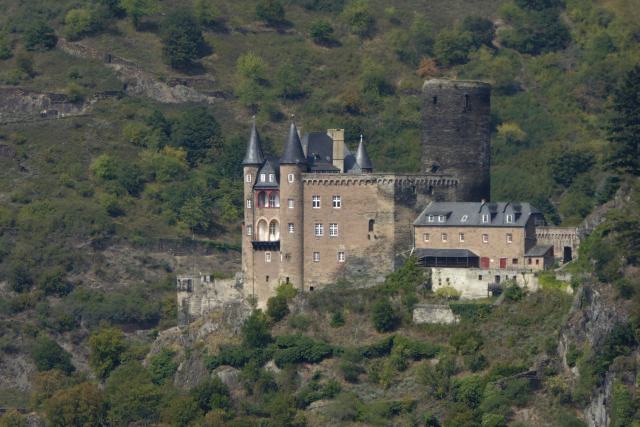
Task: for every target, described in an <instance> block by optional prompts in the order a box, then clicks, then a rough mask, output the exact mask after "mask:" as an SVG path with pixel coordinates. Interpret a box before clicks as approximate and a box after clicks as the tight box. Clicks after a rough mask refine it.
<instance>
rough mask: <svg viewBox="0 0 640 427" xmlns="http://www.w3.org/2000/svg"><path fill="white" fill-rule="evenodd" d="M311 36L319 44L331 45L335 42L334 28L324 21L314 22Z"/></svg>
mask: <svg viewBox="0 0 640 427" xmlns="http://www.w3.org/2000/svg"><path fill="white" fill-rule="evenodd" d="M309 36H311V38H312V39H313V41H314V42H315V43H317V44H329V43H331V42H332V41H333V27H332V26H331V24H330V23H329V22H328V21H325V20H324V19H319V20H317V21H313V23H312V24H311V29H310V30H309Z"/></svg>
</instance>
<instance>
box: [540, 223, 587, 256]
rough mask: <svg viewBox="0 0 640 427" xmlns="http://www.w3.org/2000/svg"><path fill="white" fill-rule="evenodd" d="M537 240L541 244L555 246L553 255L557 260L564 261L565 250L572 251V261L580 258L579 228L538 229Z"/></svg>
mask: <svg viewBox="0 0 640 427" xmlns="http://www.w3.org/2000/svg"><path fill="white" fill-rule="evenodd" d="M536 238H537V239H538V243H539V244H542V245H553V254H554V256H555V257H556V259H559V260H563V258H564V251H565V248H569V249H571V258H572V259H575V258H577V257H578V248H579V247H580V232H579V230H578V228H577V227H555V226H545V227H537V228H536Z"/></svg>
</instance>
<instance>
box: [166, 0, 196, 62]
mask: <svg viewBox="0 0 640 427" xmlns="http://www.w3.org/2000/svg"><path fill="white" fill-rule="evenodd" d="M162 27H163V34H162V42H163V44H164V46H163V48H162V52H163V54H164V56H165V59H166V61H167V63H168V64H169V65H170V66H171V67H173V68H176V69H188V68H190V67H191V66H192V65H193V62H194V61H195V60H196V59H197V58H199V57H200V56H201V53H202V51H203V48H204V46H205V41H204V38H203V37H202V31H201V30H200V25H199V24H198V21H197V20H196V18H195V17H194V16H193V15H192V14H191V13H190V12H188V11H186V10H184V9H179V10H177V11H175V12H173V13H171V14H169V15H168V16H167V17H166V18H165V20H164V22H163V25H162Z"/></svg>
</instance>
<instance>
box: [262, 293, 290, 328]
mask: <svg viewBox="0 0 640 427" xmlns="http://www.w3.org/2000/svg"><path fill="white" fill-rule="evenodd" d="M287 314H289V306H288V305H287V299H286V298H285V297H283V296H280V295H276V296H275V297H271V298H269V299H268V300H267V316H269V317H270V318H271V319H273V320H274V321H275V322H278V321H280V320H282V319H283V318H284V317H285V316H286V315H287Z"/></svg>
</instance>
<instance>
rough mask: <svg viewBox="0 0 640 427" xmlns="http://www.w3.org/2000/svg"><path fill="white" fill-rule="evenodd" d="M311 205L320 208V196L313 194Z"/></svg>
mask: <svg viewBox="0 0 640 427" xmlns="http://www.w3.org/2000/svg"><path fill="white" fill-rule="evenodd" d="M311 207H312V208H313V209H320V196H311Z"/></svg>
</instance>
